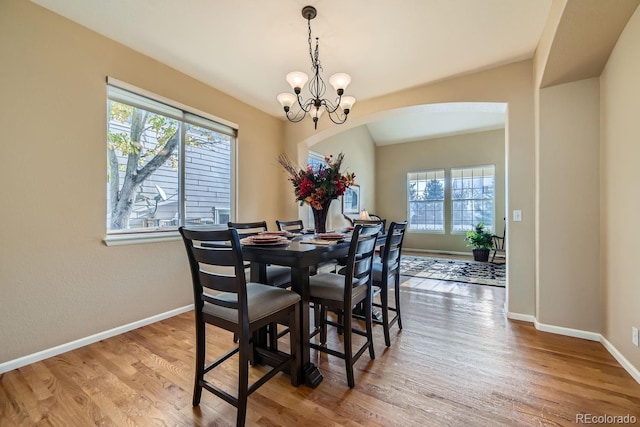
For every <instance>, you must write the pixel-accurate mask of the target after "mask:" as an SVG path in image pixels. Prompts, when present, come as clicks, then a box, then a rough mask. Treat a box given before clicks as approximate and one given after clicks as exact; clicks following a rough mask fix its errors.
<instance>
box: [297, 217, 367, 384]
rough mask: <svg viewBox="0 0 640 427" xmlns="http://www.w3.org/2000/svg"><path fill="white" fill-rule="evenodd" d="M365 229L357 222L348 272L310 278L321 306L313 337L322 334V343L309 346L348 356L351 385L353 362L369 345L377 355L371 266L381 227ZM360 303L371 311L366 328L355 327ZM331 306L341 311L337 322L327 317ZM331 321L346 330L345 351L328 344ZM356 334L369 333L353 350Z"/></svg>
mask: <svg viewBox="0 0 640 427" xmlns="http://www.w3.org/2000/svg"><path fill="white" fill-rule="evenodd" d="M364 229H365V227H363V226H361V225H357V226H356V227H355V228H354V230H353V234H352V236H351V245H350V246H349V255H348V256H347V258H346V266H345V269H344V273H345V274H344V275H341V274H338V273H321V274H317V275H315V276H311V277H310V278H309V295H310V301H311V302H312V303H313V304H314V309H315V310H318V309H319V310H320V313H319V315H316V322H317V323H316V328H315V330H314V332H313V333H312V334H311V338H312V339H313V337H315V336H316V335H318V334H320V343H319V344H317V343H315V342H311V343H309V346H310V347H311V348H313V349H316V350H319V351H321V352H325V353H328V354H330V355H332V356H336V357H340V358H341V359H344V361H345V366H346V371H347V384H348V385H349V387H354V386H355V379H354V374H353V365H354V364H355V362H356V361H357V360H358V359H359V358H360V356H361V355H362V354H363V353H364V352H365V351H366V350H367V349H368V350H369V357H370V358H371V359H372V360H373V359H375V352H374V349H373V333H372V318H371V309H372V305H371V304H372V298H373V296H372V278H371V268H372V266H373V254H374V252H375V245H376V238H377V233H378V231H379V227H376V228H375V229H372V228H367V230H370V231H373V233H372V234H362V231H363V230H364ZM360 303H363V304H364V307H365V310H366V312H367V315H366V316H365V331H362V330H360V329H357V328H354V327H353V325H352V314H353V311H352V310H353V306H354V305H356V304H360ZM327 310H332V311H334V312H336V313H339V314H340V315H339V316H338V320H337V321H336V322H334V321H331V320H329V319H328V318H327ZM316 313H317V312H316ZM328 325H331V326H335V327H337V328H338V330H339V331H342V332H343V342H344V344H343V349H342V351H339V350H336V349H333V348H329V347H328V346H327V326H328ZM353 334H357V335H360V336H363V337H366V340H365V342H364V343H363V344H362V345H361V346H360V347H359V349H358V350H357V351H355V352H354V350H353V340H352V335H353Z"/></svg>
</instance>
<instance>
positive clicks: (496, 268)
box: [400, 255, 506, 287]
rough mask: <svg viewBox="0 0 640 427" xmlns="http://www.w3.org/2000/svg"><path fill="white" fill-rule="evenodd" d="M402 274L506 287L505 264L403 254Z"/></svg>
mask: <svg viewBox="0 0 640 427" xmlns="http://www.w3.org/2000/svg"><path fill="white" fill-rule="evenodd" d="M400 274H401V275H403V276H411V277H424V278H427V279H436V280H448V281H452V282H463V283H473V284H477V285H490V286H501V287H504V286H505V283H506V269H505V264H492V263H490V262H475V261H461V260H455V259H450V258H431V257H419V256H410V255H403V256H402V260H401V263H400Z"/></svg>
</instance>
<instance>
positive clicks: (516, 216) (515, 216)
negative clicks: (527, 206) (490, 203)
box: [513, 210, 522, 221]
mask: <svg viewBox="0 0 640 427" xmlns="http://www.w3.org/2000/svg"><path fill="white" fill-rule="evenodd" d="M513 220H514V221H522V211H521V210H515V211H513Z"/></svg>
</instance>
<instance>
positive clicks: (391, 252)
mask: <svg viewBox="0 0 640 427" xmlns="http://www.w3.org/2000/svg"><path fill="white" fill-rule="evenodd" d="M406 229H407V223H406V222H392V223H391V224H390V225H389V230H387V238H386V239H385V243H384V246H383V247H382V249H381V251H380V262H374V263H373V272H372V275H373V286H374V287H377V288H379V289H380V292H379V294H380V303H377V302H375V301H374V302H373V303H372V304H373V306H374V307H378V308H380V309H381V310H382V320H381V321H377V320H376V321H375V322H376V323H382V327H383V330H384V342H385V344H386V346H387V347H390V346H391V337H390V333H389V328H390V327H391V326H392V325H393V324H394V323H396V322H397V323H398V329H400V330H402V315H401V311H400V258H401V256H402V242H403V241H404V233H405V231H406ZM390 283H393V290H394V299H395V301H394V306H390V305H389V289H390V287H389V285H390ZM390 311H391V312H393V313H394V316H393V317H392V318H391V319H389V312H390Z"/></svg>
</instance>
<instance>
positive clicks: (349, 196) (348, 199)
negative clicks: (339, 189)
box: [342, 185, 360, 214]
mask: <svg viewBox="0 0 640 427" xmlns="http://www.w3.org/2000/svg"><path fill="white" fill-rule="evenodd" d="M342 213H343V214H358V213H360V186H359V185H352V186H351V187H349V188H347V190H346V191H345V192H344V195H343V196H342Z"/></svg>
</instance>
